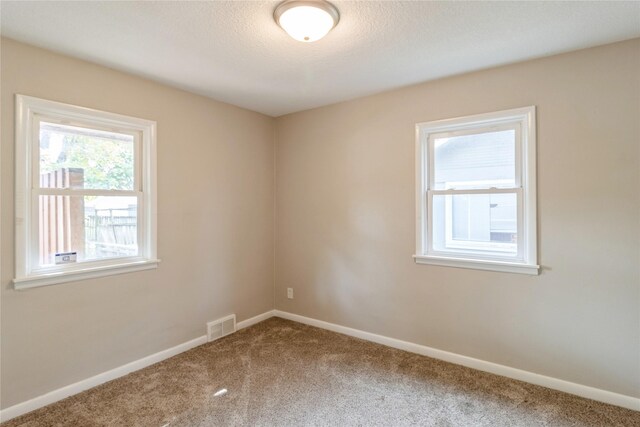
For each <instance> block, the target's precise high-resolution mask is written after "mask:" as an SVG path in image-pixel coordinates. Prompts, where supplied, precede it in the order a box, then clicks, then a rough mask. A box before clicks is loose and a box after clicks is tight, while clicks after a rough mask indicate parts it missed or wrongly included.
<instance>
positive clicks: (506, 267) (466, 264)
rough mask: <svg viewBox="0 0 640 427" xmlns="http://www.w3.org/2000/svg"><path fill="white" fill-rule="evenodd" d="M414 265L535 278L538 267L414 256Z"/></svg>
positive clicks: (503, 262)
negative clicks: (468, 269)
mask: <svg viewBox="0 0 640 427" xmlns="http://www.w3.org/2000/svg"><path fill="white" fill-rule="evenodd" d="M413 258H414V260H415V261H416V264H430V265H439V266H443V267H456V268H470V269H474V270H489V271H500V272H503V273H519V274H529V275H533V276H537V275H538V274H539V270H540V266H539V265H535V264H533V265H532V264H517V263H514V262H506V261H487V260H476V259H464V258H449V257H438V256H427V255H414V256H413Z"/></svg>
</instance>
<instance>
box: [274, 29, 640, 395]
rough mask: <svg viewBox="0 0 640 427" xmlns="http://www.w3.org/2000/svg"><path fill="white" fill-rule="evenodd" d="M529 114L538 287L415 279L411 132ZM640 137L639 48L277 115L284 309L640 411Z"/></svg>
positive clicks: (480, 274) (469, 273)
mask: <svg viewBox="0 0 640 427" xmlns="http://www.w3.org/2000/svg"><path fill="white" fill-rule="evenodd" d="M528 105H536V106H537V107H538V110H537V112H538V116H537V117H538V213H539V222H538V224H539V244H538V247H539V253H540V262H541V264H542V265H543V267H544V268H543V271H542V274H541V275H540V276H536V277H531V276H524V275H518V274H508V273H497V272H486V271H474V270H464V269H456V268H446V267H437V266H427V265H416V264H414V262H413V260H412V258H411V256H412V255H413V252H414V247H415V246H414V245H415V240H414V239H415V234H414V228H415V222H414V221H415V205H414V188H415V187H414V185H415V184H414V125H415V123H416V122H423V121H429V120H436V119H444V118H451V117H458V116H464V115H469V114H476V113H484V112H491V111H497V110H502V109H508V108H514V107H523V106H528ZM639 123H640V40H638V39H636V40H633V41H628V42H623V43H618V44H613V45H609V46H604V47H599V48H594V49H589V50H583V51H578V52H573V53H568V54H564V55H559V56H555V57H550V58H546V59H541V60H535V61H530V62H525V63H520V64H515V65H510V66H506V67H501V68H496V69H491V70H486V71H482V72H475V73H471V74H467V75H462V76H457V77H453V78H448V79H443V80H439V81H434V82H429V83H424V84H421V85H417V86H413V87H409V88H405V89H400V90H395V91H392V92H387V93H383V94H380V95H375V96H371V97H367V98H363V99H359V100H355V101H352V102H345V103H341V104H337V105H332V106H329V107H325V108H319V109H315V110H311V111H307V112H302V113H297V114H291V115H288V116H284V117H281V118H278V119H277V121H276V141H277V143H276V175H277V177H276V188H277V191H276V260H277V262H276V308H278V309H281V310H286V311H290V312H293V313H297V314H301V315H304V316H309V317H313V318H316V319H321V320H325V321H329V322H333V323H338V324H341V325H345V326H350V327H354V328H358V329H362V330H365V331H370V332H374V333H378V334H382V335H386V336H390V337H394V338H398V339H402V340H407V341H411V342H415V343H419V344H423V345H427V346H431V347H435V348H438V349H442V350H447V351H451V352H455V353H460V354H463V355H467V356H471V357H475V358H479V359H483V360H488V361H492V362H495V363H499V364H504V365H507V366H512V367H515V368H520V369H524V370H527V371H531V372H535V373H539V374H543V375H548V376H551V377H556V378H560V379H564V380H568V381H572V382H576V383H579V384H585V385H588V386H593V387H597V388H601V389H605V390H609V391H613V392H617V393H622V394H626V395H630V396H635V397H640V191H639V188H640V172H639V171H640V151H639V150H640V124H639ZM287 287H293V288H294V290H295V299H294V300H288V299H286V289H285V288H287Z"/></svg>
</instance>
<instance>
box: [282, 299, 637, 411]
mask: <svg viewBox="0 0 640 427" xmlns="http://www.w3.org/2000/svg"><path fill="white" fill-rule="evenodd" d="M274 315H275V316H277V317H282V318H283V319H289V320H293V321H294V322H299V323H304V324H307V325H310V326H315V327H318V328H322V329H327V330H329V331H333V332H338V333H341V334H344V335H349V336H352V337H356V338H360V339H363V340H367V341H372V342H375V343H378V344H382V345H386V346H388V347H393V348H397V349H400V350H405V351H409V352H411V353H416V354H421V355H423V356H428V357H432V358H434V359H439V360H444V361H446V362H451V363H455V364H457V365H462V366H467V367H469V368H473V369H477V370H479V371H484V372H490V373H492V374H496V375H501V376H503V377H508V378H513V379H515V380H520V381H524V382H528V383H531V384H536V385H539V386H543V387H547V388H550V389H553V390H558V391H563V392H565V393H570V394H575V395H577V396H580V397H585V398H587V399H592V400H597V401H599V402H604V403H609V404H611V405H616V406H621V407H623V408H628V409H633V410H636V411H640V399H639V398H636V397H632V396H626V395H624V394H618V393H613V392H611V391H606V390H601V389H598V388H594V387H589V386H586V385H582V384H576V383H572V382H569V381H565V380H560V379H557V378H552V377H547V376H545V375H540V374H535V373H533V372H528V371H523V370H521V369H516V368H511V367H509V366H504V365H499V364H497V363H492V362H487V361H484V360H480V359H474V358H473V357H467V356H463V355H461V354H456V353H450V352H448V351H443V350H438V349H435V348H431V347H427V346H424V345H420V344H414V343H410V342H407V341H401V340H397V339H395V338H389V337H385V336H382V335H377V334H373V333H371V332H364V331H360V330H358V329H353V328H348V327H346V326H340V325H336V324H334V323H329V322H324V321H322V320H316V319H312V318H310V317H305V316H300V315H298V314H293V313H288V312H286V311H280V310H275V311H274Z"/></svg>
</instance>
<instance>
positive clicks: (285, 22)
mask: <svg viewBox="0 0 640 427" xmlns="http://www.w3.org/2000/svg"><path fill="white" fill-rule="evenodd" d="M273 17H274V18H275V20H276V22H277V23H278V25H280V26H281V27H282V28H283V29H284V30H285V31H286V32H287V33H288V34H289V35H290V36H291V37H293V38H294V39H296V40H298V41H301V42H307V43H308V42H314V41H316V40H320V39H321V38H323V37H324V36H326V35H327V33H328V32H329V31H331V29H332V28H333V27H335V26H336V24H337V23H338V19H339V18H340V15H339V14H338V9H336V8H335V6H333V5H332V4H331V3H329V2H326V1H324V0H315V1H302V0H290V1H285V2H284V3H281V4H280V5H279V6H278V7H277V8H276V10H275V12H274V14H273Z"/></svg>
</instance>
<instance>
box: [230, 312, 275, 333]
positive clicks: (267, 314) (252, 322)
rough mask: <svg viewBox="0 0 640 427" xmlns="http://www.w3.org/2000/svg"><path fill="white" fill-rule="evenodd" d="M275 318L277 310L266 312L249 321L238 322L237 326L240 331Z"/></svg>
mask: <svg viewBox="0 0 640 427" xmlns="http://www.w3.org/2000/svg"><path fill="white" fill-rule="evenodd" d="M273 316H275V310H270V311H265V312H264V313H262V314H258V315H257V316H253V317H251V318H249V319H247V320H243V321H242V322H238V323H237V324H236V329H237V330H238V331H239V330H240V329H244V328H248V327H249V326H253V325H255V324H256V323H260V322H262V321H263V320H267V319H268V318H270V317H273Z"/></svg>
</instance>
